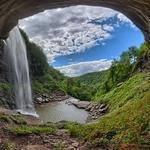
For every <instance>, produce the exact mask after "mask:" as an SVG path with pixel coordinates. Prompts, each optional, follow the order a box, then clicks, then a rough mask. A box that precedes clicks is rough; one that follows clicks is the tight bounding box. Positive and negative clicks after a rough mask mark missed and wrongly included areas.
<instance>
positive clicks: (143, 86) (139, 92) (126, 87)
mask: <svg viewBox="0 0 150 150" xmlns="http://www.w3.org/2000/svg"><path fill="white" fill-rule="evenodd" d="M149 76H150V74H149V73H147V74H145V73H138V74H136V75H134V76H133V77H131V78H130V79H129V80H127V81H125V82H124V83H122V85H120V86H118V87H116V88H114V89H112V90H111V91H109V92H107V93H106V94H100V95H99V94H98V93H97V95H95V97H94V99H95V100H97V101H99V102H103V103H107V104H108V105H109V107H110V109H111V110H114V109H116V108H119V107H122V106H123V105H124V104H126V103H127V102H128V101H134V100H137V99H139V98H143V97H144V95H145V93H146V92H147V91H148V90H149V89H150V84H149V83H150V78H149Z"/></svg>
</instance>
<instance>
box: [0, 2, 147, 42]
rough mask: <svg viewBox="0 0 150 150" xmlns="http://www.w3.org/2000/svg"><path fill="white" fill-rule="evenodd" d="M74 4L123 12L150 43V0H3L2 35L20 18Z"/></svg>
mask: <svg viewBox="0 0 150 150" xmlns="http://www.w3.org/2000/svg"><path fill="white" fill-rule="evenodd" d="M73 5H93V6H104V7H109V8H112V9H115V10H117V11H120V12H122V13H123V14H125V15H126V16H127V17H128V18H130V19H131V20H132V21H133V22H134V23H135V24H136V25H137V26H138V27H139V28H140V29H141V31H142V32H143V34H144V36H145V39H146V41H147V42H149V43H150V11H149V10H150V1H149V0H107V1H106V0H7V1H6V0H1V1H0V37H1V38H6V37H7V35H8V32H9V31H10V30H11V29H12V28H13V27H14V26H15V25H17V23H18V19H21V18H25V17H28V16H31V15H33V14H36V13H39V12H41V11H43V10H46V9H52V8H58V7H67V6H73Z"/></svg>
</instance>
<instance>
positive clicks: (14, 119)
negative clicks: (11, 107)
mask: <svg viewBox="0 0 150 150" xmlns="http://www.w3.org/2000/svg"><path fill="white" fill-rule="evenodd" d="M0 121H2V122H5V123H9V124H17V125H25V124H27V122H26V121H25V120H24V119H23V118H22V116H21V115H7V114H0Z"/></svg>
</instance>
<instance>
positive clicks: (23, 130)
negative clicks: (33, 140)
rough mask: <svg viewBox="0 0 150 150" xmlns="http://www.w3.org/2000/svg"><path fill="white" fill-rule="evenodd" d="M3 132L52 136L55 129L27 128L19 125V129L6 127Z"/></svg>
mask: <svg viewBox="0 0 150 150" xmlns="http://www.w3.org/2000/svg"><path fill="white" fill-rule="evenodd" d="M5 131H7V132H10V133H13V134H17V135H29V134H53V133H54V132H55V128H52V127H44V126H42V127H41V126H31V125H30V126H28V125H21V126H19V127H7V128H6V129H5Z"/></svg>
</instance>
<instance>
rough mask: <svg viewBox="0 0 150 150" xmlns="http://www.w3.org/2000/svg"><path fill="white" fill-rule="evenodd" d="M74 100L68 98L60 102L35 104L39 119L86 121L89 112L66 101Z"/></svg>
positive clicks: (49, 120) (44, 120)
mask: <svg viewBox="0 0 150 150" xmlns="http://www.w3.org/2000/svg"><path fill="white" fill-rule="evenodd" d="M71 100H76V99H74V98H70V99H68V100H65V101H60V102H50V103H47V104H42V105H38V106H36V110H37V113H38V115H39V117H40V119H41V120H42V121H43V122H44V123H46V122H53V123H56V122H59V121H62V120H65V121H75V122H78V123H82V124H84V123H86V121H87V118H88V116H89V113H88V112H87V111H85V110H84V109H79V108H77V107H75V106H74V105H69V104H68V103H67V101H71Z"/></svg>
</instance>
